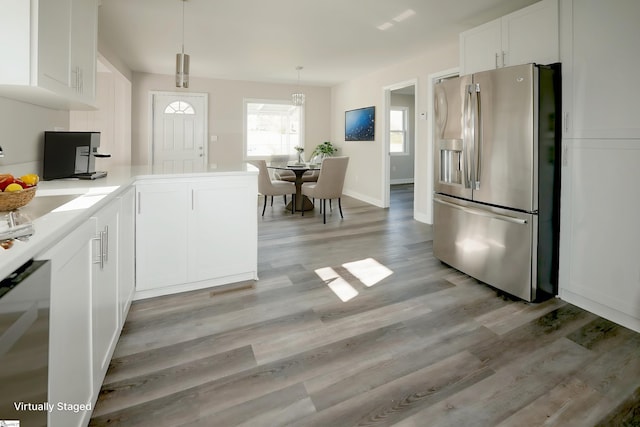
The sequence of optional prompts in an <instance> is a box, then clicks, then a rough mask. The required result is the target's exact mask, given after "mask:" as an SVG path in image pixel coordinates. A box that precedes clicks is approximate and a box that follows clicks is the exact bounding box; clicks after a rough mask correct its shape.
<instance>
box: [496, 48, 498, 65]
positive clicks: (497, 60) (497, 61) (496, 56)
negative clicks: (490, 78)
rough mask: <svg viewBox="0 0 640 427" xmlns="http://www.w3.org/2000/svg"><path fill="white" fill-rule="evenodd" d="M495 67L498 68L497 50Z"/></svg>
mask: <svg viewBox="0 0 640 427" xmlns="http://www.w3.org/2000/svg"><path fill="white" fill-rule="evenodd" d="M496 68H498V52H496Z"/></svg>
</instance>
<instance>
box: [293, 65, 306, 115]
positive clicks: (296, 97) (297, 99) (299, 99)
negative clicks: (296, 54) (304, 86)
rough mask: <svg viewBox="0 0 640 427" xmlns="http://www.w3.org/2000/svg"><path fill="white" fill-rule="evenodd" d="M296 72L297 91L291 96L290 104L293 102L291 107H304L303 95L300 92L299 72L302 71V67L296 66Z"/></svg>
mask: <svg viewBox="0 0 640 427" xmlns="http://www.w3.org/2000/svg"><path fill="white" fill-rule="evenodd" d="M296 70H297V71H298V89H297V92H295V93H292V94H291V102H293V105H298V106H300V105H304V93H302V91H301V90H300V70H302V66H301V65H298V66H297V67H296Z"/></svg>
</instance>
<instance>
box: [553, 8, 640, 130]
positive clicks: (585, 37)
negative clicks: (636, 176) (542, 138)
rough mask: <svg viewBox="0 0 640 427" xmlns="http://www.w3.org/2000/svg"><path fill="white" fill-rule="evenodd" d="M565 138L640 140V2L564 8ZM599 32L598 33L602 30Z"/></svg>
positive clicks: (562, 38)
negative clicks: (639, 103)
mask: <svg viewBox="0 0 640 427" xmlns="http://www.w3.org/2000/svg"><path fill="white" fill-rule="evenodd" d="M561 6H562V7H561V20H562V37H561V40H562V75H563V97H562V108H563V110H564V115H563V121H564V125H563V132H564V134H563V136H564V137H565V138H581V139H583V138H584V139H638V138H640V120H638V117H639V115H640V112H639V108H638V99H640V85H638V84H636V81H637V75H638V71H637V70H638V69H640V55H638V54H637V52H638V46H637V44H638V40H640V27H639V26H638V16H640V2H639V1H637V0H619V1H616V2H615V7H613V6H612V5H611V4H609V3H607V2H601V1H597V0H580V1H571V0H566V1H563V2H562V3H561ZM598 29H599V30H598Z"/></svg>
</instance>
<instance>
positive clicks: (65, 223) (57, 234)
mask: <svg viewBox="0 0 640 427" xmlns="http://www.w3.org/2000/svg"><path fill="white" fill-rule="evenodd" d="M239 174H240V175H245V174H255V175H257V174H258V170H257V169H256V168H255V167H254V166H252V165H249V164H246V163H242V164H238V165H235V166H230V167H224V168H217V167H216V168H212V167H209V168H206V169H202V170H197V171H191V172H172V171H167V170H162V171H159V170H153V169H152V168H151V167H148V166H132V167H118V168H113V169H110V170H109V171H108V174H107V176H106V177H104V178H99V179H96V180H79V179H60V180H53V181H42V182H40V183H39V184H38V189H37V191H36V196H35V198H34V200H33V201H32V202H31V203H30V204H29V205H27V206H25V207H24V208H20V209H19V212H21V214H24V215H25V216H27V217H31V218H32V219H33V226H34V229H35V233H34V234H33V236H31V237H30V238H29V240H28V241H26V242H22V241H19V240H15V241H14V243H13V246H12V247H11V248H10V249H6V250H5V249H2V248H0V279H2V278H4V277H6V276H8V275H9V274H10V273H12V272H13V271H14V270H15V269H17V268H18V267H20V266H21V265H22V264H24V263H25V262H27V261H28V260H30V259H31V258H34V257H37V256H38V255H39V254H42V253H43V252H44V251H46V250H47V249H49V248H50V247H52V246H54V245H55V244H56V243H57V242H58V241H60V239H62V238H63V237H64V236H65V235H66V234H68V233H69V232H70V231H72V230H73V229H74V228H76V227H77V226H79V225H80V224H81V223H82V222H83V221H86V220H87V219H89V218H90V217H91V216H92V215H93V214H95V212H97V211H98V210H100V209H101V208H102V207H103V206H105V205H106V204H108V203H109V202H110V201H111V200H113V199H114V198H116V197H117V196H118V195H120V194H121V193H124V192H125V191H126V190H127V189H128V188H129V187H130V186H131V185H132V184H134V183H135V182H137V181H141V180H148V179H153V180H157V179H176V178H183V179H184V178H193V179H199V178H211V177H215V176H230V175H239ZM65 195H68V197H64V196H65ZM52 196H53V197H52ZM38 198H41V199H40V200H36V199H38ZM50 202H51V203H53V204H54V205H55V204H57V203H61V202H63V204H62V205H61V206H59V207H57V208H56V209H54V210H53V211H51V212H49V213H47V214H45V215H43V216H40V217H38V218H34V216H35V215H36V213H35V211H36V207H38V206H40V207H42V206H46V205H47V204H50Z"/></svg>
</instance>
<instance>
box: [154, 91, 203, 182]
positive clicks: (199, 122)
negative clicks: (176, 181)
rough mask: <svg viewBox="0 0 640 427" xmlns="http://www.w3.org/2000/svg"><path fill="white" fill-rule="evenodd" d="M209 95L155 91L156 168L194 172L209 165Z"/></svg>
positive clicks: (168, 170) (174, 171)
mask: <svg viewBox="0 0 640 427" xmlns="http://www.w3.org/2000/svg"><path fill="white" fill-rule="evenodd" d="M208 105H209V101H208V94H206V93H183V92H152V93H151V108H152V115H151V116H152V120H151V121H152V123H151V147H150V153H149V154H150V158H151V164H152V166H153V169H154V170H155V171H159V172H167V173H180V172H193V171H199V170H203V169H205V168H206V167H207V164H208V162H209V159H208V153H209V150H208V144H207V133H208V117H209V115H208V112H207V108H208Z"/></svg>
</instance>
